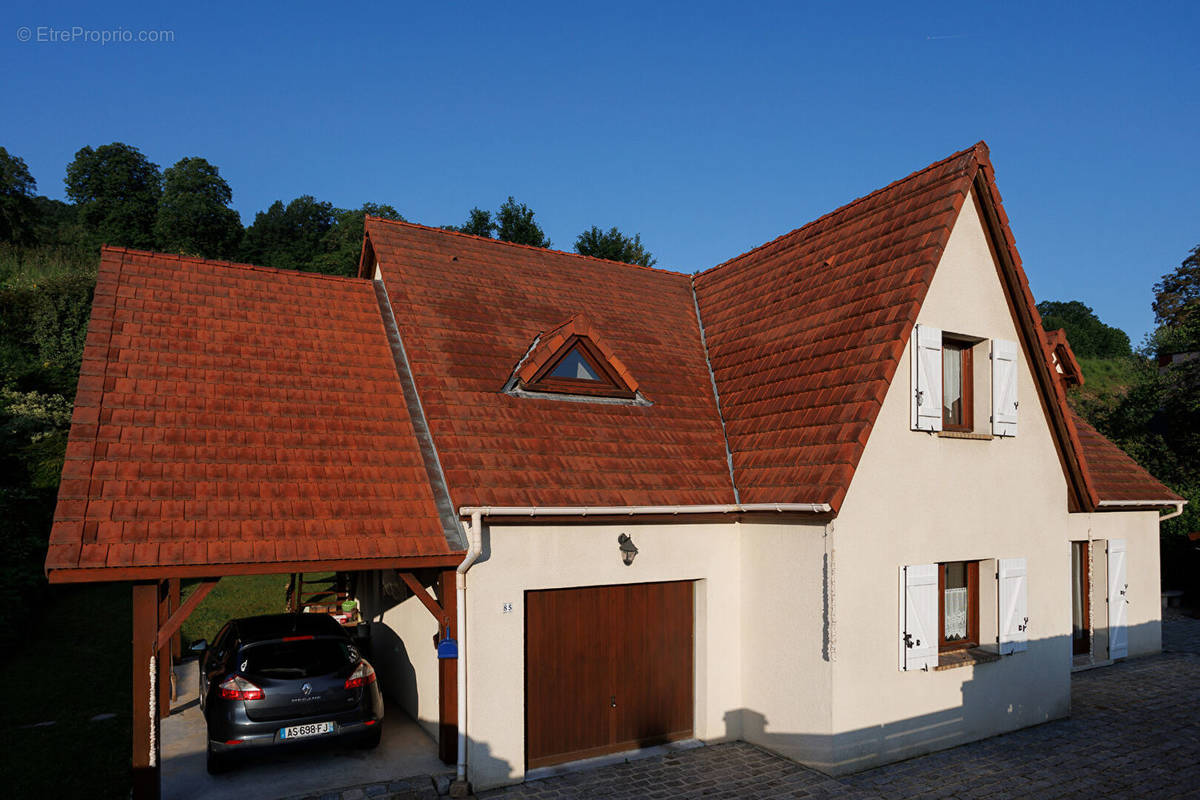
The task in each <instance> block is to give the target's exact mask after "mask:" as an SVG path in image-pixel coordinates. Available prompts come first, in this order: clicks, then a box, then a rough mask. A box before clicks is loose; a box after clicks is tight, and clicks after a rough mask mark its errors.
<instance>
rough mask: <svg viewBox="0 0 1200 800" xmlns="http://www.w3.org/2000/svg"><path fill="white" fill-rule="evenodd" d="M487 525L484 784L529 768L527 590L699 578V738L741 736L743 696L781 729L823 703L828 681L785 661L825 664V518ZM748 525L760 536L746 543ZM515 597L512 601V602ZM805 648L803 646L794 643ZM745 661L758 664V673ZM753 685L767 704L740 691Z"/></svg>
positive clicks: (476, 607)
mask: <svg viewBox="0 0 1200 800" xmlns="http://www.w3.org/2000/svg"><path fill="white" fill-rule="evenodd" d="M484 531H485V533H484V552H483V558H482V559H481V560H480V562H479V563H477V564H476V566H475V567H473V568H472V569H471V571H470V573H469V574H468V578H467V580H468V589H467V636H469V637H470V649H469V652H468V656H467V658H468V671H469V687H468V698H467V709H468V715H469V723H468V728H469V731H470V745H469V748H470V749H469V764H470V778H471V781H472V783H473V784H474V785H475V786H476V788H479V789H483V788H487V787H489V786H498V785H502V784H505V783H513V782H515V781H519V780H521V778H522V777H523V775H524V771H525V725H524V720H525V699H524V679H525V664H524V654H525V646H524V620H525V607H524V600H525V592H526V591H527V590H537V589H553V588H566V587H573V586H603V585H611V584H624V583H648V582H657V581H676V580H691V581H695V582H696V584H695V587H696V589H695V591H696V593H695V597H696V606H695V628H696V632H695V640H694V641H695V670H694V671H695V692H694V697H695V700H694V727H693V730H694V733H695V736H696V737H697V738H699V739H703V740H705V741H719V740H722V739H727V738H730V739H736V738H740V737H741V736H742V727H743V719H744V718H745V715H744V713H743V709H744V708H747V707H749V708H750V709H752V710H755V711H759V712H761V713H762V714H764V715H765V716H766V717H767V722H766V730H767V731H768V732H773V731H774V730H775V729H776V726H777V725H784V726H785V729H790V726H791V718H792V717H795V716H799V715H801V714H802V713H803V712H802V710H803V709H804V708H806V707H810V706H812V705H814V704H815V705H816V706H817V707H820V705H821V704H822V703H827V700H823V699H821V697H820V695H822V694H825V693H826V690H827V686H828V682H827V680H826V681H825V682H824V683H822V682H821V681H820V680H818V679H816V678H815V676H814V674H810V673H809V672H807V671H801V670H798V669H796V668H790V667H789V662H791V661H792V655H793V654H794V655H795V663H796V664H797V665H798V666H799V665H805V664H818V663H821V662H820V646H821V639H820V626H821V613H820V591H821V584H820V568H821V567H820V556H819V554H820V552H821V548H822V547H823V543H822V532H823V526H821V525H807V524H804V523H802V522H795V521H792V522H780V523H771V524H766V523H764V524H754V525H747V524H742V523H736V522H732V521H730V522H710V523H687V522H663V523H657V524H655V523H649V524H595V523H588V522H579V523H575V524H570V525H533V524H531V525H523V524H522V525H511V524H509V525H505V524H492V525H487V524H485V528H484ZM747 531H749V532H747ZM621 533H629V534H630V535H631V536H632V537H633V539H634V542H635V544H636V545H637V547H638V548H639V551H640V552H639V554H638V556H637V558H636V560H635V561H634V563H633V565H632V566H625V565H624V564H623V563H622V562H621V559H620V557H619V554H618V550H617V537H618V536H619V535H620V534H621ZM744 536H748V537H749V538H750V539H752V540H753V541H752V543H751V544H750V546H748V547H746V548H745V549H744V548H743V545H742V541H743V537H744ZM743 553H746V557H747V558H748V559H749V566H748V568H747V567H744V565H743ZM505 603H511V604H512V610H511V612H509V613H505V612H504V604H505ZM813 637H815V639H814V638H813ZM781 642H783V644H782V645H781ZM798 642H803V644H801V645H798V644H797V643H798ZM781 646H782V647H783V648H786V652H785V651H784V650H781V649H780V648H781ZM805 648H807V649H809V652H808V653H807V655H801V654H799V653H798V652H797V650H799V649H805ZM764 652H767V653H771V654H772V659H773V660H772V659H767V658H765V657H762V656H761V654H762V653H764ZM748 654H753V655H748ZM744 664H751V665H752V666H751V668H750V670H749V671H744V669H743V666H744ZM827 669H828V668H827V666H826V670H827ZM767 683H770V685H764V684H767ZM744 690H745V691H746V693H747V694H749V695H750V696H751V697H752V698H753V699H754V701H755V703H756V704H758V705H759V707H758V708H755V707H754V704H751V703H746V702H744V701H743V694H744ZM784 698H786V702H785V700H784ZM767 706H769V708H767ZM755 723H756V718H755V719H754V720H752V725H754V724H755ZM758 727H759V728H760V729H761V728H762V727H763V726H761V725H760V726H758Z"/></svg>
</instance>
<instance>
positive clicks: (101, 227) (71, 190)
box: [66, 142, 162, 248]
mask: <svg viewBox="0 0 1200 800" xmlns="http://www.w3.org/2000/svg"><path fill="white" fill-rule="evenodd" d="M66 184H67V196H68V197H70V198H71V200H73V201H74V202H75V204H76V205H77V206H79V216H80V221H81V222H82V223H83V224H84V226H86V228H87V229H88V233H89V235H90V238H91V240H92V243H93V244H98V243H100V242H107V243H108V244H113V245H124V246H127V247H147V248H148V247H153V246H154V219H155V217H156V216H157V214H158V199H159V196H160V195H161V194H162V176H161V175H160V174H159V171H158V165H157V164H154V163H151V162H150V160H149V159H147V158H146V157H145V156H144V155H142V153H141V151H139V150H138V149H137V148H136V147H131V146H130V145H127V144H124V143H122V142H113V143H112V144H106V145H101V146H100V147H97V148H96V149H95V150H93V149H92V148H91V147H84V148H83V149H82V150H80V151H79V152H78V153H76V154H75V160H74V161H72V162H71V163H70V164H68V165H67V178H66Z"/></svg>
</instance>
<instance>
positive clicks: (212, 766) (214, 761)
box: [205, 744, 230, 775]
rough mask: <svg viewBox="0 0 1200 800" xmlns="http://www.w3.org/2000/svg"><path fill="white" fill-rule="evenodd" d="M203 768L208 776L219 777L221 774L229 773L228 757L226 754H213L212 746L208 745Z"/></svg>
mask: <svg viewBox="0 0 1200 800" xmlns="http://www.w3.org/2000/svg"><path fill="white" fill-rule="evenodd" d="M205 766H206V767H207V768H208V774H209V775H220V774H221V773H222V772H228V771H229V767H230V757H229V755H228V754H226V753H214V752H213V749H212V744H209V746H208V758H207V760H206V762H205Z"/></svg>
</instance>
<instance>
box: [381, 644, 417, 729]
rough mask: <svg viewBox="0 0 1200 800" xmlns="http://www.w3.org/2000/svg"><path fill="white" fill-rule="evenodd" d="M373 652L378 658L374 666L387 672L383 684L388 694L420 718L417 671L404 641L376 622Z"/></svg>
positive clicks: (414, 716)
mask: <svg viewBox="0 0 1200 800" xmlns="http://www.w3.org/2000/svg"><path fill="white" fill-rule="evenodd" d="M371 652H372V655H373V656H374V657H375V660H374V661H373V663H374V664H375V665H376V666H377V667H383V669H384V670H385V671H386V672H387V674H386V675H385V676H380V677H381V678H382V680H380V681H379V686H380V688H381V689H383V692H384V694H385V695H386V696H387V698H388V699H389V700H391V701H392V702H394V703H397V704H399V705H400V707H401V708H403V709H404V710H405V711H406V712H408V714H409V716H411V717H413V718H416V709H417V704H416V700H417V671H416V668H415V667H414V666H413V663H412V659H411V658H410V657H409V654H408V648H407V646H405V644H404V640H403V639H401V638H400V637H399V636H398V635H397V634H396V632H395V631H394V630H392V629H391V628H390V627H389V626H387V625H385V624H384V623H382V622H372V623H371Z"/></svg>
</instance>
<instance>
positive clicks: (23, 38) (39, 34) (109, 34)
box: [17, 25, 175, 45]
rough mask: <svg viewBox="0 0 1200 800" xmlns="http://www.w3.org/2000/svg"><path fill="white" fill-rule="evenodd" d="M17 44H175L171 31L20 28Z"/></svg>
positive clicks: (76, 26) (47, 26)
mask: <svg viewBox="0 0 1200 800" xmlns="http://www.w3.org/2000/svg"><path fill="white" fill-rule="evenodd" d="M17 41H18V42H22V43H24V42H29V43H31V44H98V45H106V44H162V43H171V42H174V41H175V31H172V30H137V31H135V30H133V29H131V28H123V27H116V28H107V29H100V28H85V27H83V26H82V25H73V26H71V27H69V28H55V27H54V26H52V25H37V26H35V27H29V26H27V25H23V26H21V27H20V28H17Z"/></svg>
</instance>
